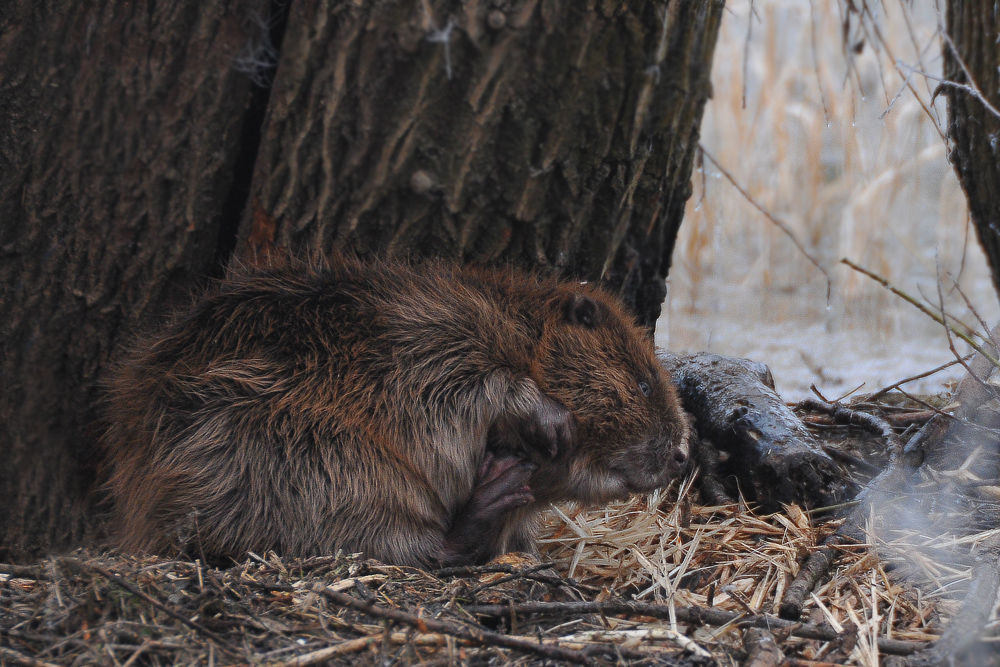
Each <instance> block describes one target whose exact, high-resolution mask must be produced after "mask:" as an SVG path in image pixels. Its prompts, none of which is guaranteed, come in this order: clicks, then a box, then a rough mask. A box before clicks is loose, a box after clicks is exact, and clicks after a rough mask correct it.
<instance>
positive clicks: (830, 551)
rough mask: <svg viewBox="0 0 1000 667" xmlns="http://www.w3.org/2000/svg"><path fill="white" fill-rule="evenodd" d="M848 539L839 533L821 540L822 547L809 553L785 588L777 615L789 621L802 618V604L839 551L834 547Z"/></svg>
mask: <svg viewBox="0 0 1000 667" xmlns="http://www.w3.org/2000/svg"><path fill="white" fill-rule="evenodd" d="M845 541H848V540H847V538H845V537H843V536H840V535H831V536H830V537H828V538H827V539H825V540H824V541H823V548H822V549H820V550H818V551H814V552H813V553H811V554H809V557H808V558H806V560H805V562H804V563H803V564H802V567H801V568H800V569H799V573H798V574H797V575H795V578H794V579H792V583H791V584H789V585H788V588H786V589H785V596H784V598H783V599H782V600H781V606H780V607H779V608H778V616H780V617H781V618H784V619H786V620H789V621H797V620H799V619H800V618H802V605H803V604H804V603H805V600H806V598H808V597H809V594H810V593H812V592H813V590H814V589H815V588H816V584H818V583H819V582H820V580H821V579H822V578H823V577H825V576H826V575H827V574H828V573H829V572H830V567H831V566H832V565H833V561H834V559H835V558H836V557H837V555H838V554H839V553H840V550H839V549H837V548H836V547H837V546H839V545H841V544H843V543H844V542H845Z"/></svg>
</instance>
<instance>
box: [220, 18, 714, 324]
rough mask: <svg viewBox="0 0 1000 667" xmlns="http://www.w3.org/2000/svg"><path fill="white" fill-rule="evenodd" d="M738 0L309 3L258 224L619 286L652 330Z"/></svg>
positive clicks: (356, 245)
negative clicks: (715, 62)
mask: <svg viewBox="0 0 1000 667" xmlns="http://www.w3.org/2000/svg"><path fill="white" fill-rule="evenodd" d="M722 9H723V3H722V2H721V1H717V0H713V1H710V2H687V1H682V0H672V1H671V2H669V3H663V2H653V1H647V2H641V1H640V2H615V1H614V0H607V1H603V2H575V1H572V2H571V1H565V2H538V0H513V1H511V2H506V1H505V2H482V1H480V2H458V1H457V0H434V1H432V0H417V1H408V0H399V1H396V2H371V3H344V2H338V1H336V0H315V1H313V2H298V3H293V5H292V7H291V15H290V18H289V24H288V31H287V32H286V34H285V42H284V48H283V53H282V59H281V63H280V65H279V68H278V72H277V75H276V79H275V85H274V91H273V93H272V102H271V106H270V109H269V114H268V118H267V120H266V123H265V128H264V140H263V142H262V146H261V153H260V156H259V159H258V162H257V170H256V173H255V175H254V181H253V187H252V206H251V207H249V208H248V213H247V215H246V217H245V219H244V224H243V226H242V228H241V237H240V243H241V245H240V252H241V254H243V255H245V256H248V257H249V258H250V259H251V261H253V259H254V258H255V257H258V258H259V256H260V255H261V253H267V252H269V251H270V249H271V248H272V246H273V245H276V246H278V247H285V248H290V249H292V250H294V251H299V252H301V251H304V250H314V249H317V248H319V249H324V250H328V249H330V248H333V247H346V248H350V249H354V250H361V251H372V250H380V251H386V250H388V251H390V252H392V251H402V252H405V253H406V254H419V255H437V256H445V257H452V258H456V259H459V260H461V261H485V262H489V261H503V262H514V263H519V264H521V265H524V266H529V267H536V268H542V269H549V268H555V269H557V270H559V271H562V272H564V273H566V274H569V275H574V276H577V277H579V278H581V279H588V280H597V279H600V280H603V281H605V282H606V283H608V284H610V285H611V286H612V287H613V288H615V289H619V290H621V292H622V294H623V295H624V296H625V297H626V299H628V300H629V301H631V302H632V304H633V305H634V307H635V310H636V312H637V313H638V314H639V315H640V316H641V317H642V318H643V319H644V321H645V322H646V323H647V324H648V325H649V326H650V327H651V326H652V324H653V322H655V320H656V317H657V316H658V315H659V312H660V304H661V303H662V301H663V297H664V294H665V288H664V279H665V277H666V275H667V270H668V269H669V266H670V255H671V253H672V251H673V245H674V239H675V236H676V233H677V229H678V227H679V225H680V222H681V217H682V215H683V210H684V203H685V201H686V200H687V198H688V196H689V195H690V176H691V166H692V160H693V157H694V154H695V150H696V148H697V139H698V126H699V123H700V121H701V115H702V109H703V106H704V104H705V101H706V99H707V97H708V96H709V94H710V82H709V75H710V73H711V58H712V50H713V48H714V45H715V39H716V34H717V30H718V26H719V21H720V18H721V14H722Z"/></svg>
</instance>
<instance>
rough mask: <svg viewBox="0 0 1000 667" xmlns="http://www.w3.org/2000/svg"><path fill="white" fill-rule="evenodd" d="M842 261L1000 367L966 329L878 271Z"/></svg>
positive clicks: (849, 261) (998, 362)
mask: <svg viewBox="0 0 1000 667" xmlns="http://www.w3.org/2000/svg"><path fill="white" fill-rule="evenodd" d="M840 262H841V264H846V265H847V266H849V267H851V268H852V269H854V270H855V271H857V272H858V273H863V274H864V275H866V276H868V277H869V278H871V279H872V280H874V281H875V282H877V283H878V284H880V285H882V287H884V288H886V289H887V290H889V291H890V292H892V293H893V294H895V295H896V296H898V297H899V298H901V299H903V300H904V301H906V302H907V303H909V304H910V305H912V306H913V307H915V308H916V309H917V310H919V311H920V312H922V313H923V314H924V315H927V316H928V317H929V318H931V319H932V320H934V321H935V322H937V323H938V324H941V325H943V326H945V327H947V328H948V329H949V330H950V331H951V332H952V333H953V334H955V335H956V336H958V337H959V338H961V339H962V340H964V341H965V342H966V343H968V344H969V347H971V348H972V349H973V350H975V351H976V352H978V353H979V354H981V355H983V356H984V357H986V358H987V359H988V360H989V361H990V363H992V364H993V365H994V366H997V367H1000V360H997V358H996V357H995V356H993V355H992V354H990V353H989V352H987V351H986V349H985V348H984V347H983V346H982V345H980V344H979V343H977V342H976V341H974V340H972V337H971V336H969V335H968V334H966V333H965V332H964V331H959V330H958V329H957V328H955V327H953V326H952V325H950V324H948V323H947V322H946V321H945V319H944V318H943V317H941V316H940V315H938V314H937V313H935V312H934V311H932V310H931V309H930V308H928V307H927V306H925V305H924V304H922V303H920V302H919V301H917V300H916V299H915V298H913V297H912V296H910V295H909V294H907V293H906V292H904V291H903V290H901V289H899V288H898V287H896V286H895V285H893V284H892V283H890V282H889V281H888V280H886V279H885V278H883V277H882V276H880V275H878V274H877V273H872V272H871V271H869V270H868V269H863V268H861V267H860V266H858V265H857V264H855V263H854V262H852V261H851V260H849V259H847V258H846V257H845V258H844V259H842V260H840Z"/></svg>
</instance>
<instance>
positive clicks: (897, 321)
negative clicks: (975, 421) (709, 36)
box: [656, 0, 1000, 400]
mask: <svg viewBox="0 0 1000 667" xmlns="http://www.w3.org/2000/svg"><path fill="white" fill-rule="evenodd" d="M845 1H847V0H811V2H810V1H808V0H754V2H753V3H751V2H749V1H748V0H730V1H729V2H727V3H726V4H727V8H728V9H727V13H726V16H725V18H724V19H723V24H722V28H721V32H720V34H719V41H718V45H717V47H716V51H715V59H714V65H713V72H712V82H713V86H714V97H713V99H712V100H710V102H709V104H708V106H707V107H706V109H705V116H704V120H703V123H702V129H701V134H702V139H701V142H702V146H703V147H704V149H705V151H706V152H707V153H708V154H710V155H711V156H712V157H714V158H715V159H716V160H718V165H717V164H715V163H713V162H712V161H711V160H710V159H709V158H708V157H705V158H704V160H703V163H702V164H700V165H696V167H695V173H694V175H693V179H692V180H693V183H692V185H693V188H694V194H693V195H692V197H691V199H690V201H689V202H688V207H687V211H686V215H685V219H684V224H683V225H682V226H681V231H680V236H679V238H678V241H677V247H676V249H675V251H674V255H673V265H672V267H671V269H670V277H669V280H668V286H667V289H668V293H667V303H666V304H665V305H664V312H663V315H662V316H661V318H660V320H659V322H658V323H657V332H656V338H657V345H659V346H661V347H665V348H669V349H670V350H672V351H675V352H681V353H684V352H695V351H703V350H707V351H712V352H716V353H719V354H727V355H733V356H741V357H749V358H752V359H755V360H758V361H763V362H765V363H766V364H768V366H770V368H771V370H772V372H773V374H774V377H775V381H776V384H777V388H778V391H779V393H780V394H781V395H782V397H783V398H785V399H786V400H799V399H801V398H804V397H806V396H808V395H811V391H810V388H809V386H810V384H815V385H816V387H817V388H818V389H819V390H820V391H821V392H822V393H823V394H824V395H825V396H826V397H827V398H829V399H835V398H839V397H840V396H842V395H843V394H846V393H848V392H850V391H851V390H853V389H855V388H856V387H858V385H861V384H862V383H863V385H864V386H863V387H862V388H861V389H860V392H861V393H870V392H873V391H876V390H878V389H880V388H882V387H884V386H886V385H889V384H892V383H894V382H897V381H899V380H902V379H904V378H906V377H909V376H912V375H915V374H918V373H921V372H924V371H927V370H930V369H932V368H934V367H935V366H938V365H940V364H943V363H946V362H948V361H949V360H951V359H953V358H954V355H953V353H952V351H951V350H950V349H949V344H948V339H947V337H946V335H945V332H944V329H943V327H942V326H941V325H940V324H937V323H935V322H934V321H933V320H931V319H930V318H929V317H927V316H926V315H924V314H923V313H921V312H919V311H918V310H917V309H916V308H914V307H913V306H912V305H910V304H908V303H906V302H905V301H903V300H902V299H900V298H899V297H897V296H895V295H893V294H891V293H890V292H889V291H888V290H886V289H885V288H883V287H882V286H881V285H879V284H878V283H876V282H874V281H873V280H871V279H870V278H867V277H865V276H863V275H861V274H860V273H857V272H855V271H854V270H852V269H850V268H849V267H847V266H845V265H843V264H841V263H840V260H841V258H848V259H850V260H851V261H853V262H855V263H857V264H859V265H861V266H863V267H865V268H867V269H868V270H870V271H873V272H874V273H877V274H879V275H881V276H884V277H885V278H887V279H888V280H889V281H890V282H891V283H893V284H894V285H895V286H897V287H899V288H900V289H902V290H904V291H906V292H908V293H909V294H911V295H913V296H915V297H917V298H918V299H920V300H921V301H923V302H924V303H926V304H928V305H929V306H931V307H932V309H935V310H936V309H937V308H938V306H939V304H940V302H941V300H943V302H944V305H945V310H946V312H947V313H948V314H949V315H950V316H952V317H955V318H957V319H959V320H961V321H963V322H966V323H967V324H969V325H970V326H974V327H977V328H979V327H978V322H977V317H976V314H975V313H973V312H970V308H969V305H968V304H967V303H966V298H967V299H968V302H969V303H971V304H972V306H973V307H974V309H975V311H976V312H977V313H978V314H979V315H980V316H981V317H982V318H983V319H985V320H986V321H987V322H988V323H990V324H991V325H992V324H993V323H994V322H995V321H996V319H997V317H998V315H1000V308H998V305H997V296H996V294H995V293H994V290H993V287H992V284H991V282H990V277H989V270H988V268H987V266H986V261H985V258H984V256H983V253H982V251H981V250H980V248H979V245H978V241H977V240H976V237H975V230H974V229H973V228H972V226H971V224H970V223H969V220H968V214H967V210H966V205H965V199H964V195H963V193H962V190H961V188H960V186H959V184H958V180H957V178H956V177H955V174H954V173H953V171H952V169H951V165H950V164H949V163H948V159H947V145H946V141H945V139H944V133H945V128H946V124H947V110H946V106H945V102H944V98H943V96H938V98H937V99H936V100H935V101H934V102H933V103H932V102H931V98H932V96H933V92H934V89H935V87H936V85H937V82H936V81H934V80H933V79H931V78H929V77H927V76H924V75H923V73H928V74H930V75H932V76H935V77H936V76H940V74H941V66H942V59H941V41H940V37H939V31H938V25H939V21H940V22H943V18H941V17H940V15H939V10H938V8H937V7H935V3H933V2H931V1H930V0H924V1H922V2H908V1H907V0H885V2H884V3H874V2H873V3H870V4H869V5H868V8H869V10H870V14H869V15H867V16H866V20H865V21H864V22H863V23H859V22H858V21H857V15H854V16H853V17H852V21H851V22H850V25H849V26H847V28H846V30H845V13H844V7H843V2H845ZM859 6H860V5H859ZM751 8H752V12H753V14H752V16H751ZM748 35H749V36H748ZM720 166H721V168H720ZM725 173H728V174H729V175H730V176H731V177H732V179H733V180H734V181H735V182H736V183H738V184H739V185H740V187H742V188H743V189H744V190H745V191H746V192H747V193H748V194H749V196H750V197H752V198H753V199H754V200H755V201H756V202H758V203H759V204H760V205H761V206H762V207H763V208H764V209H765V210H767V211H768V212H769V213H770V214H771V215H772V216H773V217H774V218H776V219H777V220H779V221H780V222H782V223H783V224H784V225H786V226H787V228H788V229H790V230H791V232H792V233H793V234H794V236H795V238H796V239H797V240H798V241H799V243H800V244H801V245H802V246H803V247H804V249H805V250H806V251H807V252H808V253H809V254H810V255H811V256H812V257H813V258H814V259H815V260H817V261H818V263H819V264H820V265H821V266H822V267H823V268H824V269H825V270H826V271H827V273H828V274H829V277H830V280H831V282H832V290H831V295H830V299H829V301H828V300H827V279H826V277H825V276H824V275H823V273H822V272H821V271H820V270H818V269H817V268H816V266H814V264H812V263H811V262H810V260H809V259H808V258H807V257H806V256H805V255H804V254H803V252H802V251H800V250H799V249H798V248H796V246H795V244H794V243H793V242H792V240H791V239H790V238H789V237H788V236H787V235H786V234H785V233H784V232H783V231H782V230H781V229H779V228H778V226H776V225H775V224H774V223H773V222H772V221H770V220H769V219H768V218H767V217H766V216H765V215H763V214H762V213H761V212H760V211H758V210H757V209H756V208H755V207H754V206H753V205H752V204H751V203H750V202H749V201H748V200H747V198H746V197H745V196H744V195H743V194H741V193H740V192H739V191H738V190H737V189H736V187H734V186H733V184H732V183H731V182H730V181H729V179H728V178H727V177H726V175H725ZM956 282H957V284H958V286H959V287H958V288H956ZM939 285H940V291H939ZM963 293H964V295H965V296H964V297H963V296H962V294H963ZM939 294H940V296H939ZM960 343H961V341H956V347H957V349H958V351H959V352H963V353H964V352H967V351H968V348H967V346H965V345H964V344H960ZM963 372H964V370H963V369H962V368H961V367H959V366H953V367H951V368H950V369H947V370H945V371H942V372H941V373H938V374H935V375H933V376H931V377H929V378H927V379H924V380H920V381H917V382H914V383H911V384H907V385H905V386H904V388H905V389H907V391H915V392H919V393H936V392H938V391H941V390H942V389H943V388H944V385H945V383H946V382H947V381H949V380H954V379H957V378H958V377H960V376H961V373H963Z"/></svg>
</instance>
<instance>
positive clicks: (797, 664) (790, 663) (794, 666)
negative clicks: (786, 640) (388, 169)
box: [781, 658, 849, 667]
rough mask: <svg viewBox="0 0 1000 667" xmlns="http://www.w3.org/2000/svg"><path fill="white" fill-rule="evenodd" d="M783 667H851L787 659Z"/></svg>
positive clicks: (842, 664) (782, 663)
mask: <svg viewBox="0 0 1000 667" xmlns="http://www.w3.org/2000/svg"><path fill="white" fill-rule="evenodd" d="M781 667H849V666H848V665H845V664H844V663H842V662H822V661H817V660H803V659H802V658H785V659H784V660H782V661H781Z"/></svg>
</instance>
